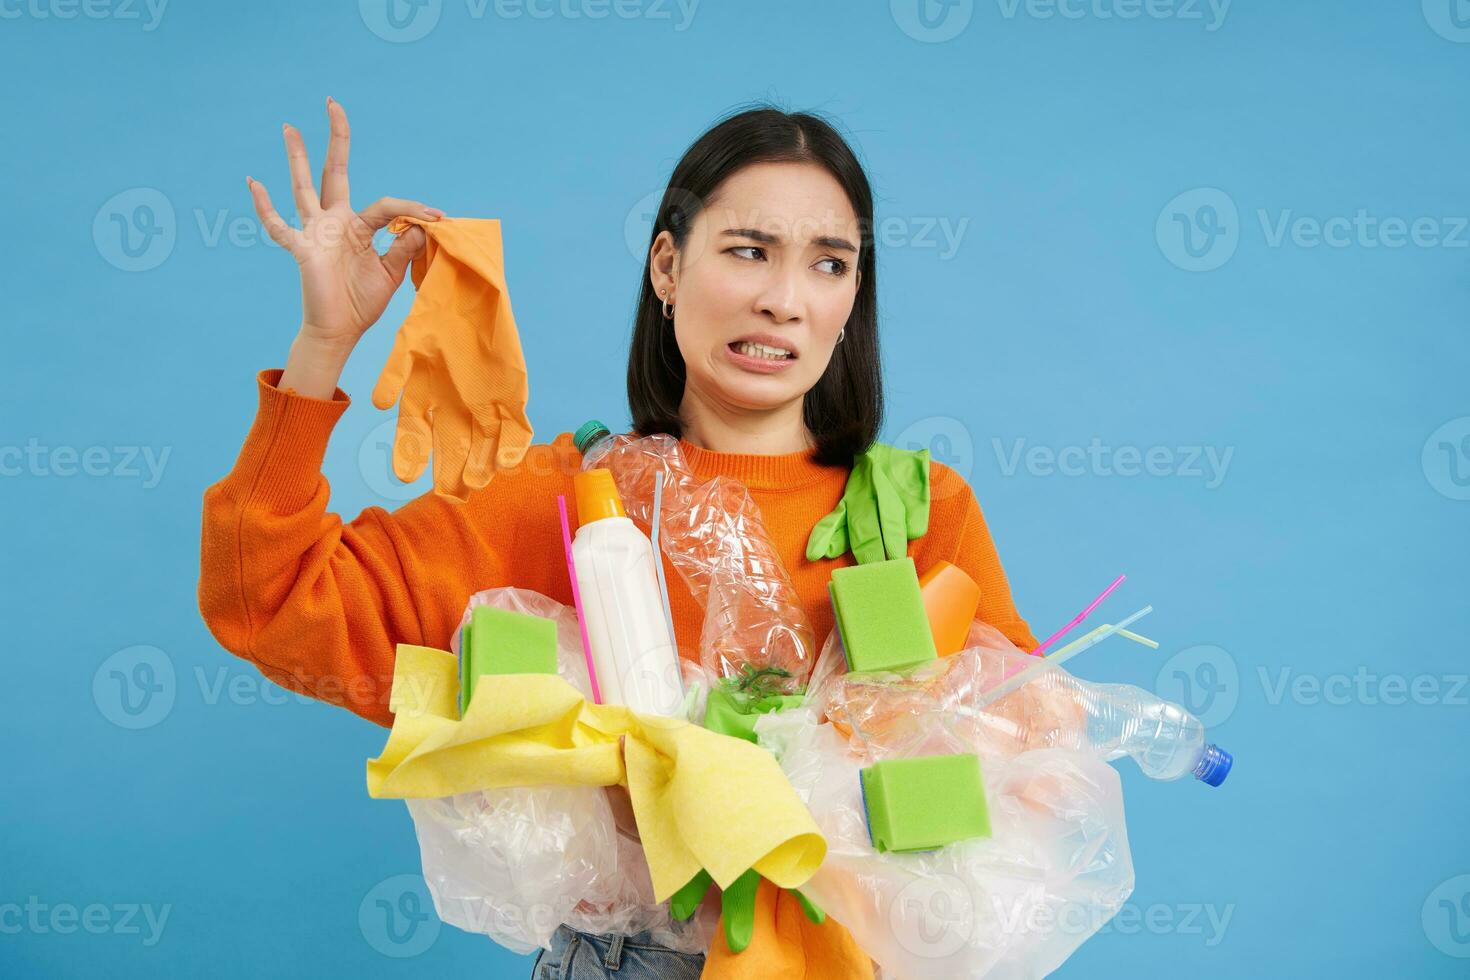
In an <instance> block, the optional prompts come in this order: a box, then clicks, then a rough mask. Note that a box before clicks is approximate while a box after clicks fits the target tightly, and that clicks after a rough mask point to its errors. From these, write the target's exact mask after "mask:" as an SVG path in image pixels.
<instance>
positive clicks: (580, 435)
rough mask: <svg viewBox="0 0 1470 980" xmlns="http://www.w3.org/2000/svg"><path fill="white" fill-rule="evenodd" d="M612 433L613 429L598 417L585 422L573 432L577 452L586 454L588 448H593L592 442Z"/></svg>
mask: <svg viewBox="0 0 1470 980" xmlns="http://www.w3.org/2000/svg"><path fill="white" fill-rule="evenodd" d="M610 435H612V430H611V429H609V428H608V427H607V426H606V425H604V424H603V423H602V422H599V421H597V419H589V420H588V421H586V422H583V423H582V427H581V428H579V429H578V430H577V431H576V432H575V433H573V435H572V442H574V443H575V444H576V446H577V452H579V453H581V454H582V455H583V456H586V455H587V450H588V449H590V448H592V444H593V443H594V442H596V441H597V440H599V439H601V438H602V437H603V436H610Z"/></svg>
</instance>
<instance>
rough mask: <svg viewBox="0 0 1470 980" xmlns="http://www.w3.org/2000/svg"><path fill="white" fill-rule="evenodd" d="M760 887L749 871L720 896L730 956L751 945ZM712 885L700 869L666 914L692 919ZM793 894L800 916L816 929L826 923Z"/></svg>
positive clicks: (822, 915)
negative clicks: (803, 916) (756, 897)
mask: <svg viewBox="0 0 1470 980" xmlns="http://www.w3.org/2000/svg"><path fill="white" fill-rule="evenodd" d="M760 883H761V876H760V873H759V872H757V871H756V870H755V869H754V868H751V869H750V870H749V871H746V872H745V873H744V874H743V875H741V876H740V877H739V878H736V879H735V880H734V881H732V882H730V887H729V888H726V889H725V890H724V891H723V892H721V894H720V915H721V918H722V921H723V924H724V930H725V942H726V943H727V944H728V945H729V947H730V952H732V953H743V952H745V947H747V946H749V945H750V938H751V936H753V935H755V892H756V889H757V888H759V887H760ZM713 884H714V879H712V878H710V876H709V872H708V871H705V870H704V869H702V868H701V869H700V872H699V874H697V875H695V876H694V877H693V878H690V879H689V884H687V885H685V886H684V887H683V888H680V889H679V890H678V891H677V892H675V893H674V895H673V897H672V898H670V899H669V911H670V912H671V913H673V916H674V918H676V919H678V920H680V921H684V920H687V919H688V918H689V917H690V916H691V915H693V914H694V912H695V910H696V909H698V908H699V903H700V902H702V901H704V895H705V892H707V891H709V888H710V886H711V885H713ZM792 894H793V895H795V896H796V901H797V903H798V904H800V905H801V911H802V914H803V915H805V916H806V917H807V918H808V919H810V920H811V921H812V922H814V923H816V924H817V925H821V924H822V923H823V922H826V921H827V914H826V913H825V912H823V911H822V910H821V909H819V908H817V905H816V903H815V902H813V901H812V900H811V899H809V898H807V897H806V896H805V895H803V894H802V893H801V892H799V891H793V892H792Z"/></svg>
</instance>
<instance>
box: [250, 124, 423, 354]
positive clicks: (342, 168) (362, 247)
mask: <svg viewBox="0 0 1470 980" xmlns="http://www.w3.org/2000/svg"><path fill="white" fill-rule="evenodd" d="M327 118H328V120H329V121H330V122H331V131H332V135H331V139H330V141H329V142H328V144H327V162H326V165H325V166H324V167H323V168H322V189H321V196H320V197H318V196H317V191H316V187H315V186H314V185H313V183H312V179H311V164H310V162H309V160H308V158H307V154H306V144H305V143H304V142H303V141H302V139H301V133H300V131H299V130H297V129H296V128H295V127H294V126H291V125H289V124H288V125H286V126H284V127H283V132H284V135H285V140H286V156H287V158H288V160H289V161H290V164H291V193H292V195H293V196H294V197H295V199H296V213H297V216H298V217H299V218H300V219H301V227H300V228H299V229H297V228H292V227H291V226H290V225H288V224H287V223H286V222H285V221H284V220H283V219H282V218H281V216H280V215H279V214H278V213H276V209H275V208H274V207H273V206H272V205H271V198H270V194H268V193H267V192H266V189H265V185H264V184H262V183H261V182H260V181H258V180H252V179H251V178H249V177H246V178H245V180H246V183H247V184H248V186H249V187H250V196H251V198H252V199H253V201H254V203H255V213H256V214H257V215H259V216H260V220H261V223H262V224H263V225H264V227H265V230H266V233H267V234H269V235H270V236H271V238H272V240H274V241H275V242H276V243H277V244H279V245H280V246H281V247H283V248H285V249H286V250H287V251H288V252H290V253H291V254H292V255H293V256H294V257H295V258H296V263H297V265H298V266H300V268H301V311H302V316H301V320H302V322H301V332H300V334H299V336H298V340H301V341H306V342H308V343H309V344H311V345H312V346H315V347H319V348H321V349H324V350H339V351H341V352H342V353H343V356H344V357H345V354H346V352H348V351H350V350H351V349H352V347H353V346H354V345H355V344H356V343H357V341H358V339H359V338H361V337H362V335H363V334H364V333H365V332H367V329H368V327H370V326H372V325H373V323H375V322H376V321H377V319H378V317H380V316H382V314H383V310H384V308H386V307H387V305H388V300H389V299H390V298H392V296H393V292H394V290H396V289H397V288H398V286H399V285H400V284H401V283H402V282H403V276H404V273H405V272H406V271H407V269H408V265H409V262H410V261H411V260H412V259H413V258H414V257H415V256H417V255H418V254H419V253H420V252H421V251H422V250H423V247H424V243H425V236H424V232H423V230H422V229H420V228H418V227H412V228H409V229H408V230H407V231H405V232H404V233H403V234H401V235H398V236H397V237H396V238H395V239H394V240H393V244H392V245H391V246H390V247H389V249H388V251H387V252H386V253H384V254H382V255H379V254H378V251H377V249H375V248H374V247H373V233H374V232H376V231H377V230H378V229H379V228H382V227H384V226H386V225H387V224H388V222H390V221H392V220H393V219H394V218H396V217H398V216H400V215H406V216H408V217H414V218H421V219H424V220H426V221H437V220H438V219H440V218H442V217H444V212H443V211H440V210H439V209H437V208H430V207H425V206H424V205H423V204H420V203H419V202H417V201H406V200H403V199H401V198H396V197H384V198H380V199H379V200H377V201H375V202H374V203H372V204H370V205H368V206H367V207H366V208H364V209H363V210H362V211H360V212H354V211H353V210H352V205H351V203H350V201H349V199H348V193H347V150H348V143H349V139H350V136H349V131H348V127H347V111H346V110H345V109H343V108H342V106H341V104H340V103H338V102H336V101H334V100H333V99H331V98H328V99H327Z"/></svg>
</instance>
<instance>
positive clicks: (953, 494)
mask: <svg viewBox="0 0 1470 980" xmlns="http://www.w3.org/2000/svg"><path fill="white" fill-rule="evenodd" d="M933 481H934V483H933V493H934V496H935V499H936V506H943V507H944V508H945V509H946V510H952V511H954V512H955V513H956V517H957V519H958V520H959V522H960V532H959V536H958V539H957V541H956V544H955V552H954V555H953V556H952V557H950V558H949V561H950V562H951V563H952V564H954V565H955V566H957V567H958V568H960V569H962V570H963V571H964V572H965V573H966V574H968V575H969V576H970V577H971V578H973V579H974V580H975V581H976V582H978V583H979V585H980V610H979V612H978V613H977V618H978V619H980V620H981V621H982V622H985V623H989V624H990V625H991V626H994V627H995V628H996V629H998V630H1000V631H1001V632H1002V633H1004V634H1005V636H1006V639H1008V640H1010V641H1011V642H1012V643H1014V644H1015V645H1016V647H1017V648H1018V649H1020V650H1022V651H1024V652H1026V653H1029V652H1031V651H1032V650H1034V649H1036V647H1037V646H1039V645H1040V641H1039V640H1037V639H1036V637H1035V636H1033V635H1032V634H1031V627H1030V626H1028V625H1027V623H1026V620H1025V619H1023V618H1021V614H1020V613H1019V612H1017V611H1016V604H1015V601H1014V600H1013V599H1012V598H1011V587H1010V583H1009V582H1008V581H1007V579H1006V573H1005V569H1004V568H1002V567H1001V563H1000V555H999V554H997V552H996V550H995V541H994V540H993V539H992V538H991V536H990V527H989V525H987V524H986V522H985V514H984V512H982V511H981V509H980V502H979V501H978V500H976V499H975V493H974V491H973V490H971V489H970V485H969V484H968V483H967V482H966V481H965V479H964V477H962V476H960V475H959V474H958V473H956V472H955V471H954V470H952V469H949V468H948V467H940V466H936V467H935V470H934V473H933ZM940 501H943V503H942V504H941V503H939V502H940Z"/></svg>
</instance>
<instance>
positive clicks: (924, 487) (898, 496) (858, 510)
mask: <svg viewBox="0 0 1470 980" xmlns="http://www.w3.org/2000/svg"><path fill="white" fill-rule="evenodd" d="M928 530H929V450H927V449H919V450H908V449H898V448H895V447H893V446H890V445H887V444H886V443H881V442H875V443H873V445H872V446H870V447H868V449H867V451H866V452H863V453H860V454H859V455H858V456H856V457H855V458H854V459H853V463H852V473H851V475H849V476H848V478H847V489H846V490H845V491H843V494H842V500H840V501H839V502H838V504H837V509H836V510H834V511H832V513H830V514H828V515H827V516H826V517H824V518H822V519H821V520H820V521H818V522H817V525H816V527H814V528H812V533H811V536H810V537H809V538H807V542H806V557H807V560H808V561H817V560H818V559H821V558H836V557H838V556H839V555H841V554H842V553H843V552H844V551H847V550H849V549H851V551H852V554H853V557H854V558H856V559H857V561H858V564H860V565H862V564H867V563H868V562H875V561H886V560H888V559H891V558H902V557H903V556H904V555H906V554H908V543H909V541H910V540H911V539H913V538H918V537H922V536H923V535H924V534H925V533H926V532H927V531H928Z"/></svg>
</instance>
